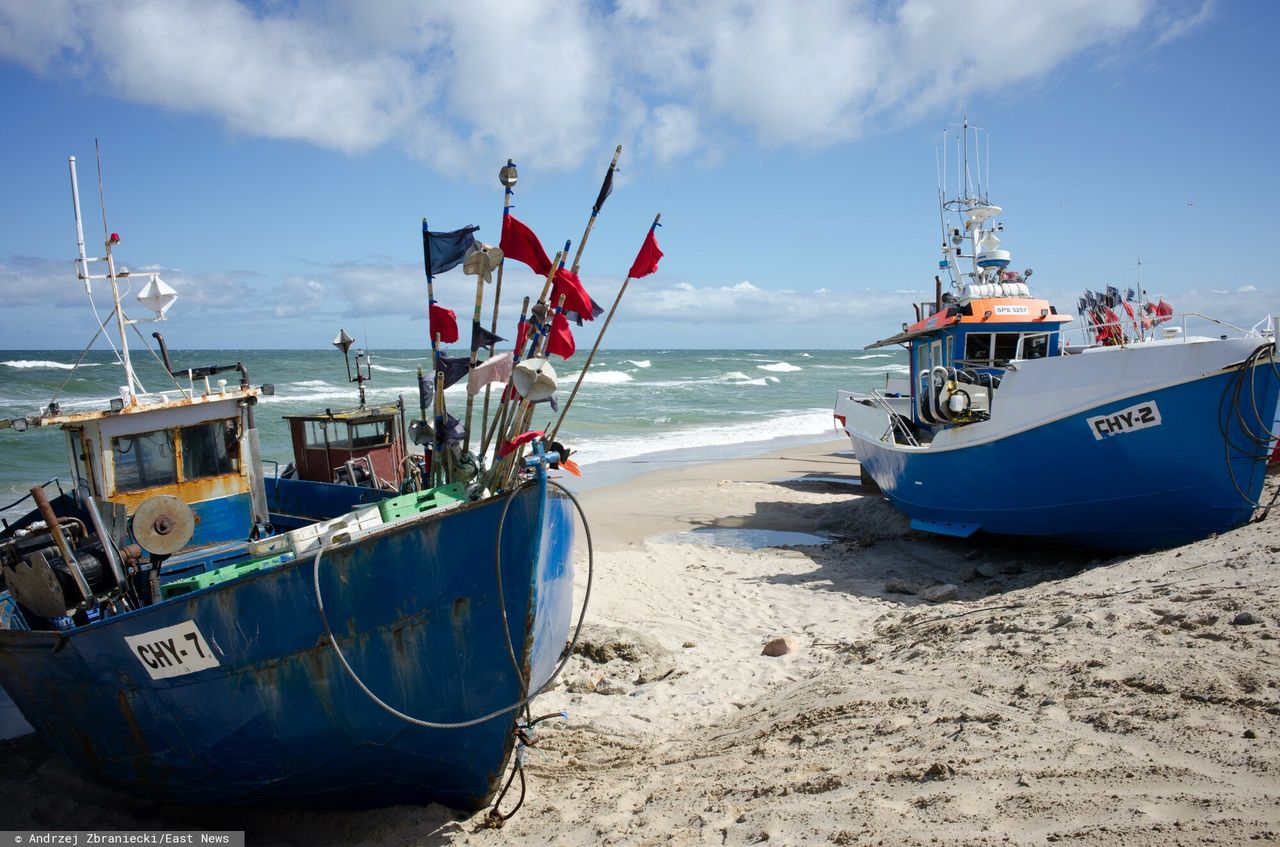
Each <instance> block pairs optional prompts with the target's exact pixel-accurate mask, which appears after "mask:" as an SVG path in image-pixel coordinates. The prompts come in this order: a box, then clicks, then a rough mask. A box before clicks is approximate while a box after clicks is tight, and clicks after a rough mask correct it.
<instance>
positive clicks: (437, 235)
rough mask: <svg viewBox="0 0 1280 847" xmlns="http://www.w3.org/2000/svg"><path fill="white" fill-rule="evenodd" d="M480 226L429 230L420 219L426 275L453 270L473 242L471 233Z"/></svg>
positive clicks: (460, 262)
mask: <svg viewBox="0 0 1280 847" xmlns="http://www.w3.org/2000/svg"><path fill="white" fill-rule="evenodd" d="M479 228H480V227H478V226H474V225H473V226H466V227H463V228H462V229H455V230H454V231H453V232H429V231H428V230H427V222H426V220H425V219H424V220H423V221H422V259H423V262H424V264H425V265H426V267H427V276H435V275H436V274H442V273H444V272H445V271H448V270H453V269H454V268H456V267H457V266H458V265H460V264H462V260H463V259H465V258H466V256H467V252H468V251H469V250H470V249H471V245H472V244H475V241H476V237H475V235H474V234H473V233H474V232H475V231H476V230H478V229H479Z"/></svg>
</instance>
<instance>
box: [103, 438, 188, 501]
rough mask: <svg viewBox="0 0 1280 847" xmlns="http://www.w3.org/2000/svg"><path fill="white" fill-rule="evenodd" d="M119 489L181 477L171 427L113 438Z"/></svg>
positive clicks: (140, 486)
mask: <svg viewBox="0 0 1280 847" xmlns="http://www.w3.org/2000/svg"><path fill="white" fill-rule="evenodd" d="M111 453H112V462H113V464H114V465H115V476H116V479H115V483H116V486H115V487H116V491H137V490H138V489H141V488H153V487H155V486H157V485H172V484H173V483H175V482H177V481H178V467H177V463H176V462H175V461H174V455H173V433H172V432H170V431H169V430H163V429H162V430H159V431H157V432H145V433H142V434H140V435H123V436H120V437H119V438H113V439H111Z"/></svg>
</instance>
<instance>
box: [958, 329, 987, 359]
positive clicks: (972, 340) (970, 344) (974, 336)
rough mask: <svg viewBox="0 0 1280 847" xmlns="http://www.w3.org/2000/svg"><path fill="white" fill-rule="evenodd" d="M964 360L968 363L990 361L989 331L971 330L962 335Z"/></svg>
mask: <svg viewBox="0 0 1280 847" xmlns="http://www.w3.org/2000/svg"><path fill="white" fill-rule="evenodd" d="M964 361H965V364H968V365H989V364H990V363H991V333H988V332H971V333H969V334H968V335H966V336H965V337H964Z"/></svg>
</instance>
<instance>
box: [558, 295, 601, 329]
mask: <svg viewBox="0 0 1280 847" xmlns="http://www.w3.org/2000/svg"><path fill="white" fill-rule="evenodd" d="M590 299H591V317H589V318H587V319H586V320H589V321H593V320H595V319H596V318H598V317H600V316H601V315H603V314H604V307H603V306H601V305H600V304H599V303H597V302H596V301H595V298H590ZM564 316H565V317H566V318H568V319H569V320H571V321H573V322H574V323H576V324H577V325H578V326H582V321H583V317H582V315H580V314H579V313H578V312H575V311H574V310H572V309H565V310H564Z"/></svg>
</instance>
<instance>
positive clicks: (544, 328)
mask: <svg viewBox="0 0 1280 847" xmlns="http://www.w3.org/2000/svg"><path fill="white" fill-rule="evenodd" d="M564 248H565V249H564V250H561V251H560V252H558V253H556V258H555V261H553V262H552V263H551V268H550V269H549V270H548V271H547V281H546V283H545V284H544V285H543V286H542V295H541V297H540V298H539V299H538V305H540V306H542V314H543V315H544V317H546V319H547V320H546V322H545V324H543V323H539V322H538V320H537V306H534V308H533V309H531V310H530V311H531V312H532V314H531V316H530V320H532V321H533V322H534V329H533V331H531V332H530V333H529V335H530V336H531V337H532V339H531V340H530V341H529V348H528V349H529V355H528V357H527V358H532V357H534V356H536V355H538V351H539V350H540V349H541V342H542V336H543V335H548V336H549V335H550V334H551V320H552V317H551V315H549V314H548V313H547V302H546V301H547V294H548V292H550V291H551V282H552V280H553V279H555V275H556V271H557V270H559V269H560V268H562V267H563V266H564V260H565V258H566V257H567V256H568V253H569V242H567V241H566V242H565V245H564ZM561 298H562V299H563V295H561ZM517 340H519V339H517ZM518 362H519V350H517V351H516V359H515V360H514V361H513V362H512V365H511V371H512V374H513V376H514V374H515V366H516V364H518ZM511 396H512V395H511V393H510V392H503V394H502V400H501V401H499V405H500V407H509V406H510V405H511ZM504 411H508V410H507V409H504ZM520 411H521V412H523V407H520ZM520 418H521V415H520V414H514V415H511V416H510V417H509V418H508V419H507V420H506V421H504V422H503V425H502V426H500V427H498V428H497V431H496V433H495V437H494V439H493V455H494V462H495V464H496V467H495V468H494V473H493V474H492V476H491V480H492V481H493V482H495V483H496V482H497V481H499V480H501V479H503V474H502V473H501V472H500V469H501V468H503V467H504V466H505V465H506V462H505V460H499V459H498V451H499V450H500V449H502V445H503V443H504V442H505V441H507V440H509V437H510V436H508V435H507V432H508V431H509V430H511V429H515V428H516V427H518V426H519V424H520ZM491 487H492V486H491Z"/></svg>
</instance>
